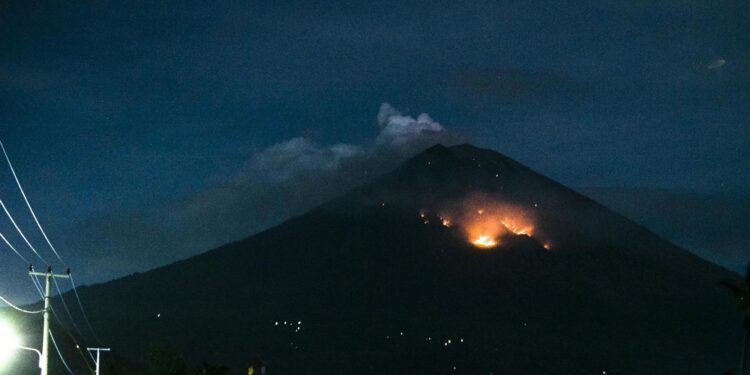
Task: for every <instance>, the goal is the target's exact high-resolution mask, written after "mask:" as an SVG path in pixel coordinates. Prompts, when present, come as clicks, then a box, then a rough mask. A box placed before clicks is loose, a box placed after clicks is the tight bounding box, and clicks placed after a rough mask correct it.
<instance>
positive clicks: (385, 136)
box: [375, 103, 445, 146]
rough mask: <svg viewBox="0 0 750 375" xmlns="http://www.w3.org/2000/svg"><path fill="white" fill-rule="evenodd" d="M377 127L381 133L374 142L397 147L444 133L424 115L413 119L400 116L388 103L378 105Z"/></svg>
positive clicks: (441, 128)
mask: <svg viewBox="0 0 750 375" xmlns="http://www.w3.org/2000/svg"><path fill="white" fill-rule="evenodd" d="M378 125H379V126H380V128H381V131H380V134H379V135H378V137H377V139H376V140H375V141H376V143H378V144H391V145H397V146H403V145H405V144H409V143H411V142H413V141H414V140H420V139H424V138H429V137H433V136H437V137H440V136H441V135H442V134H443V132H444V131H445V129H444V128H443V126H442V125H440V124H439V123H437V122H435V121H434V120H432V118H431V117H430V115H428V114H426V113H422V114H420V115H419V116H417V118H416V119H415V118H413V117H411V116H404V115H402V114H401V112H399V111H398V110H397V109H396V108H393V106H391V105H390V104H388V103H383V104H381V105H380V111H379V112H378Z"/></svg>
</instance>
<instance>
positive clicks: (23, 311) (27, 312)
mask: <svg viewBox="0 0 750 375" xmlns="http://www.w3.org/2000/svg"><path fill="white" fill-rule="evenodd" d="M0 301H3V302H5V304H6V305H8V306H10V307H12V308H14V309H16V310H18V311H20V312H22V313H26V314H41V313H43V312H44V310H35V311H31V310H24V309H22V308H20V307H18V306H16V305H14V304H12V303H10V301H8V300H7V299H5V297H3V296H0Z"/></svg>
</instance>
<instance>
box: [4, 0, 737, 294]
mask: <svg viewBox="0 0 750 375" xmlns="http://www.w3.org/2000/svg"><path fill="white" fill-rule="evenodd" d="M748 47H750V5H748V3H747V2H746V1H742V0H734V1H697V0H688V1H677V0H674V1H663V2H659V3H658V4H654V2H650V1H597V2H584V1H572V2H564V1H549V2H542V1H539V2H530V1H501V2H498V1H481V0H480V1H473V2H468V3H467V2H440V1H437V2H436V1H413V2H403V1H392V2H377V1H351V2H345V3H343V2H342V3H339V2H321V3H317V2H313V1H274V2H261V1H258V2H248V4H237V3H234V2H233V3H227V4H215V3H213V2H207V3H203V2H186V1H171V0H162V1H141V0H138V1H131V2H121V3H116V2H110V1H84V2H69V1H42V2H35V1H4V2H3V3H2V4H1V5H0V82H2V83H1V84H0V114H1V116H0V139H1V140H2V141H3V142H4V144H5V145H6V147H7V149H8V151H9V153H10V156H11V158H12V159H13V161H14V162H15V166H16V169H17V171H18V172H19V175H20V177H21V178H22V182H23V183H24V184H25V188H26V189H27V193H28V194H29V197H30V198H31V199H32V204H34V205H35V208H36V209H37V213H38V214H39V216H40V219H42V223H43V224H45V225H46V227H47V229H48V232H49V234H50V236H51V238H52V240H53V242H56V243H57V244H58V248H59V250H60V251H61V252H62V254H63V257H64V258H66V259H67V260H68V263H70V265H71V266H72V267H73V268H74V272H77V273H78V274H79V275H80V276H79V280H82V281H84V282H93V281H102V280H106V279H110V278H112V277H115V276H120V275H124V274H128V273H131V272H135V271H143V270H146V269H148V268H151V267H153V266H155V265H159V264H163V263H166V262H169V261H173V260H175V259H179V258H183V257H185V256H189V255H192V254H196V253H198V252H200V251H204V250H206V249H208V248H210V247H211V246H216V245H219V244H222V243H225V242H228V241H231V240H235V239H238V238H241V237H244V236H246V235H249V234H252V233H254V232H256V231H258V230H259V229H262V228H265V227H267V226H269V225H272V224H274V223H278V222H279V221H281V220H283V219H284V218H287V217H289V216H290V215H294V214H298V213H300V212H302V211H304V210H305V209H307V208H309V207H310V206H311V205H314V204H317V203H320V201H321V200H324V199H327V198H330V197H331V196H333V195H335V194H338V193H340V192H341V190H342V189H344V188H346V187H349V186H354V185H356V184H358V183H361V182H363V181H365V180H366V179H367V178H368V177H371V176H373V175H376V174H377V173H380V172H382V171H384V170H386V169H387V168H389V167H390V166H392V165H394V163H396V162H397V161H398V160H400V159H402V158H403V157H405V156H407V155H409V154H410V153H413V152H416V151H418V149H419V148H420V147H422V146H424V145H425V144H428V143H429V142H431V141H435V140H438V141H443V142H459V141H468V142H471V143H474V144H476V145H479V146H483V147H488V148H492V149H495V150H498V151H500V152H502V153H504V154H506V155H508V156H511V157H513V158H515V159H517V160H519V161H521V162H523V163H525V164H527V165H529V166H530V167H532V168H534V169H536V170H537V171H539V172H541V173H544V174H546V175H548V176H550V177H552V178H555V179H557V180H558V181H560V182H562V183H564V184H567V185H569V186H573V187H590V186H610V187H618V188H642V187H648V188H664V189H677V190H681V191H697V192H703V193H714V192H728V191H730V192H731V191H747V190H748V189H749V188H750V166H749V163H748V161H749V160H750V105H749V104H750V56H749V55H750V48H748ZM386 102H387V103H391V104H392V105H393V107H395V108H397V109H398V110H399V111H401V113H403V115H400V114H399V113H397V112H396V110H395V109H393V108H392V107H389V106H387V105H385V106H381V104H382V103H386ZM421 113H428V114H429V117H427V116H423V117H421V118H417V116H419V115H420V114H421ZM409 116H410V117H409ZM433 119H434V120H433ZM437 123H439V125H438V124H437ZM409 129H411V130H409ZM414 129H417V130H424V129H427V130H433V131H432V132H430V134H429V135H428V136H425V135H424V132H421V133H420V132H414V131H413V130H414ZM394 134H395V135H394ZM404 139H405V141H404ZM321 186H322V187H321ZM0 198H2V199H3V200H4V201H5V202H6V203H7V204H8V206H9V208H11V209H12V210H13V212H14V213H15V214H16V216H18V218H19V221H20V222H22V223H23V227H24V228H25V229H26V231H27V232H29V233H34V231H33V229H34V226H33V222H31V221H30V220H29V218H28V217H26V216H28V215H26V212H25V211H24V206H23V202H22V201H21V200H20V197H19V196H18V194H17V192H16V191H15V190H14V189H13V181H12V177H11V176H10V174H9V173H8V171H7V168H3V169H0ZM0 232H2V233H5V234H8V235H14V234H15V233H14V231H13V229H12V227H10V226H9V225H8V224H7V222H6V221H5V220H0ZM31 237H33V239H34V240H35V241H36V243H38V247H40V248H43V246H41V245H42V243H41V242H39V238H37V237H38V236H36V234H34V235H31V234H30V238H31ZM13 241H14V242H16V245H17V246H18V247H21V246H20V245H21V244H22V242H21V241H20V239H19V238H18V237H17V236H16V237H13ZM3 248H4V247H3ZM2 254H5V255H2ZM50 259H51V258H50ZM11 262H15V263H13V269H15V267H16V266H18V267H21V266H22V265H20V264H17V263H18V262H17V260H16V259H14V256H12V254H10V255H9V254H7V252H5V251H3V252H2V253H0V263H3V264H6V266H5V267H4V268H6V267H10V266H8V265H9V264H11ZM728 266H731V267H735V268H736V266H737V265H735V264H730V265H728ZM22 271H23V269H20V270H19V271H18V272H16V271H12V272H11V271H7V273H6V274H8V275H10V276H8V277H6V276H3V277H2V278H0V290H4V289H6V288H11V287H13V288H16V289H15V290H21V289H23V291H19V292H14V293H9V294H11V295H16V296H22V295H26V292H29V291H31V290H32V289H31V284H30V283H25V284H17V283H16V281H15V279H16V278H17V277H16V276H18V275H21V276H18V277H19V278H22V277H23V272H22ZM16 274H17V275H16ZM26 280H27V279H24V282H25V281H26ZM19 285H20V286H19Z"/></svg>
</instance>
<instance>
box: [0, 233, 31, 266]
mask: <svg viewBox="0 0 750 375" xmlns="http://www.w3.org/2000/svg"><path fill="white" fill-rule="evenodd" d="M0 238H2V239H3V241H4V242H5V244H6V245H8V247H9V248H10V249H11V250H13V252H14V253H16V255H18V256H19V257H20V258H21V260H23V262H24V263H25V264H31V263H30V262H29V260H28V259H26V257H25V256H23V255H21V253H19V252H18V250H16V248H15V247H13V245H11V244H10V242H8V239H7V238H5V236H3V234H2V233H0Z"/></svg>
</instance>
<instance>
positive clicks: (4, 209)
mask: <svg viewBox="0 0 750 375" xmlns="http://www.w3.org/2000/svg"><path fill="white" fill-rule="evenodd" d="M0 206H2V208H3V211H5V216H7V217H8V219H10V222H11V223H13V226H14V227H15V228H16V231H17V232H18V234H20V235H21V238H23V240H24V241H25V242H26V244H27V245H29V248H31V251H33V252H34V254H36V256H37V257H38V258H39V259H40V260H41V261H42V262H44V264H47V265H49V263H47V261H46V260H44V258H42V256H41V255H39V253H38V252H37V251H36V249H35V248H34V246H32V245H31V242H29V240H28V239H27V238H26V236H25V235H24V234H23V231H22V230H21V228H19V227H18V224H16V221H15V220H13V215H11V214H10V212H8V208H7V207H5V203H3V200H2V199H0Z"/></svg>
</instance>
